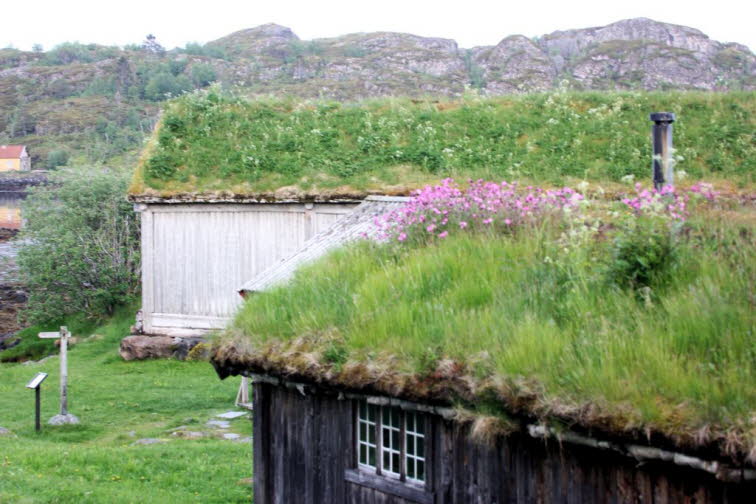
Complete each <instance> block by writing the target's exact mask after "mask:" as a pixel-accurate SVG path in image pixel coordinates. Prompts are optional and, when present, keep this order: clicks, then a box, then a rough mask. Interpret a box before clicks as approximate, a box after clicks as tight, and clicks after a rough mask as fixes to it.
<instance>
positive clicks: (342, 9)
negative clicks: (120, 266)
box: [0, 0, 756, 50]
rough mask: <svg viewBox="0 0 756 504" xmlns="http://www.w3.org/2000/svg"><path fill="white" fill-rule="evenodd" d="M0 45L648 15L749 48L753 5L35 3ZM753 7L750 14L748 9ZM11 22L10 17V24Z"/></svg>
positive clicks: (472, 27)
mask: <svg viewBox="0 0 756 504" xmlns="http://www.w3.org/2000/svg"><path fill="white" fill-rule="evenodd" d="M3 4H4V5H3V8H2V11H3V18H4V20H5V22H4V23H3V28H2V30H0V47H5V46H8V45H12V46H13V47H16V48H18V49H24V50H29V49H31V47H32V44H35V43H40V44H42V45H43V46H44V48H45V49H50V48H52V47H53V46H54V45H56V44H58V43H60V42H65V41H79V42H97V43H100V44H107V45H124V44H128V43H139V42H141V41H142V40H143V39H144V37H145V35H147V34H148V33H154V34H155V35H156V36H157V38H158V41H159V42H160V43H161V44H163V46H165V47H166V48H168V49H171V48H173V47H176V46H183V45H184V44H186V43H187V42H202V43H204V42H208V41H210V40H214V39H216V38H219V37H222V36H224V35H228V34H229V33H231V32H234V31H236V30H241V29H244V28H251V27H253V26H257V25H260V24H263V23H269V22H275V23H278V24H281V25H284V26H288V27H289V28H291V29H292V30H293V31H294V33H296V34H297V35H298V36H299V37H300V38H302V39H312V38H319V37H333V36H337V35H344V34H346V33H354V32H369V31H398V32H407V33H413V34H416V35H422V36H429V37H444V38H453V39H455V40H456V41H457V42H458V43H459V45H460V46H461V47H472V46H475V45H493V44H496V43H497V42H498V41H499V40H501V39H502V38H504V37H506V36H508V35H513V34H523V35H527V36H529V37H532V36H535V35H543V34H546V33H550V32H552V31H554V30H566V29H570V28H585V27H589V26H601V25H605V24H609V23H611V22H614V21H618V20H620V19H625V18H631V17H649V18H651V19H655V20H658V21H664V22H667V23H673V24H681V25H686V26H691V27H694V28H698V29H699V30H701V31H703V32H704V33H705V34H707V35H709V36H710V37H711V38H713V39H715V40H719V41H723V42H740V43H741V44H745V45H747V46H749V47H750V48H751V49H753V48H756V26H755V24H754V19H756V5H755V4H754V3H752V2H749V1H748V0H716V1H713V2H712V1H706V2H703V1H696V0H561V1H546V0H509V1H508V2H506V1H502V0H498V1H483V0H454V1H448V0H431V1H427V0H372V1H369V2H368V1H365V0H309V1H303V0H299V1H295V0H265V1H260V0H257V1H255V0H246V1H232V0H207V1H202V2H197V1H192V0H188V1H187V0H184V1H182V2H176V1H172V0H162V1H161V0H123V1H119V2H112V1H108V0H65V1H61V0H38V1H37V2H19V1H13V2H11V1H10V0H9V1H7V2H3ZM749 4H751V8H750V9H749V8H748V5H749ZM10 20H14V21H13V22H10Z"/></svg>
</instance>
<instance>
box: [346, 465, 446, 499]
mask: <svg viewBox="0 0 756 504" xmlns="http://www.w3.org/2000/svg"><path fill="white" fill-rule="evenodd" d="M344 479H345V480H347V481H349V482H350V483H354V484H356V485H360V486H364V487H367V488H372V489H374V490H378V491H379V492H383V493H385V494H389V495H393V496H395V497H401V498H402V499H406V500H408V501H411V502H417V503H419V504H433V501H434V498H433V497H434V496H433V493H432V492H428V491H427V490H425V489H423V488H420V487H417V486H414V485H412V484H411V483H403V482H401V481H398V480H393V479H390V478H387V477H385V476H378V475H377V474H370V473H368V472H365V471H361V470H359V469H347V470H346V471H345V472H344Z"/></svg>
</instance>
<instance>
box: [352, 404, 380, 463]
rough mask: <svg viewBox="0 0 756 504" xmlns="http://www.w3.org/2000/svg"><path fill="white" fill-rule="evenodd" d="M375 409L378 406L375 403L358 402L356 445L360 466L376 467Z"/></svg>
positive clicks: (376, 409)
mask: <svg viewBox="0 0 756 504" xmlns="http://www.w3.org/2000/svg"><path fill="white" fill-rule="evenodd" d="M377 411H378V407H377V406H376V405H374V404H368V403H367V401H362V402H360V413H359V422H358V423H359V429H358V435H357V440H358V441H357V445H358V448H359V464H360V466H361V467H368V468H372V469H375V468H376V460H375V451H376V445H375V426H376V416H377V414H378V413H377Z"/></svg>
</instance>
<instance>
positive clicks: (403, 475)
mask: <svg viewBox="0 0 756 504" xmlns="http://www.w3.org/2000/svg"><path fill="white" fill-rule="evenodd" d="M371 407H372V408H375V410H374V411H375V413H376V414H375V417H374V418H375V421H374V422H371V421H370V416H369V409H370V408H371ZM392 414H396V415H398V419H397V420H398V422H396V423H395V422H394V421H393V420H394V418H393V416H392ZM356 416H357V432H356V441H357V443H356V447H357V454H356V455H357V456H356V458H357V467H358V468H359V469H360V470H363V471H365V472H367V473H369V474H375V475H378V476H384V477H387V478H390V479H393V480H400V481H402V482H406V483H410V484H412V485H414V486H426V485H427V483H428V462H427V446H426V444H427V436H428V434H427V429H428V424H427V421H426V415H425V414H423V413H420V412H417V411H407V410H403V409H400V408H397V407H396V406H380V405H375V404H370V403H368V402H367V401H366V400H360V401H358V404H357V415H356ZM386 418H388V419H389V424H388V425H387V424H386V423H385V420H386ZM363 426H364V427H365V432H366V433H367V432H368V430H369V429H373V432H374V438H373V439H374V440H375V443H370V436H369V434H367V437H363ZM392 433H395V434H396V439H397V440H398V441H399V446H394V442H393V441H394V438H392ZM421 440H422V441H421ZM410 443H411V446H412V450H411V451H412V453H409V450H407V447H408V446H410ZM363 446H364V447H365V449H366V455H367V457H366V459H367V460H368V461H369V460H370V451H369V450H370V449H373V450H375V452H374V453H375V459H374V460H375V462H376V465H375V466H372V465H370V464H365V463H363V462H362V460H363V459H362V457H361V448H362V447H363ZM386 455H388V461H389V463H388V464H386V463H385V460H384V457H385V456H386ZM394 455H398V460H399V467H394V463H393V456H394ZM421 467H422V478H418V477H417V476H418V475H419V469H420V468H421ZM408 469H412V471H411V474H412V477H410V476H409V474H410V471H408Z"/></svg>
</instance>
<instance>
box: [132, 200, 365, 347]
mask: <svg viewBox="0 0 756 504" xmlns="http://www.w3.org/2000/svg"><path fill="white" fill-rule="evenodd" d="M354 206H355V205H349V204H314V205H313V204H307V205H305V204H202V203H196V204H169V205H138V206H137V207H138V210H140V211H141V212H142V312H143V317H144V330H145V332H147V333H149V334H177V335H178V334H193V333H201V332H203V331H206V330H208V329H214V328H219V327H223V326H224V325H225V324H226V322H227V321H228V320H229V318H230V317H231V316H232V315H233V314H234V311H235V310H236V309H237V308H238V307H239V304H240V303H241V301H242V299H241V297H240V296H239V294H238V293H237V289H238V288H239V287H241V285H242V284H244V283H245V282H247V281H249V280H250V279H252V278H253V277H254V276H255V275H256V274H258V273H260V272H261V271H262V270H264V269H265V268H267V267H268V266H270V265H271V264H273V263H274V262H275V261H277V260H280V259H283V258H284V257H286V256H288V255H290V254H292V253H294V252H296V251H297V249H299V247H301V246H302V244H303V243H304V242H305V240H307V239H308V238H310V237H311V236H312V235H314V234H315V233H317V232H319V231H321V230H323V229H326V228H328V227H330V226H331V225H332V224H333V223H334V222H335V221H336V220H337V219H338V218H339V217H340V216H342V215H343V214H345V213H348V212H349V211H350V210H351V209H352V208H353V207H354Z"/></svg>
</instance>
